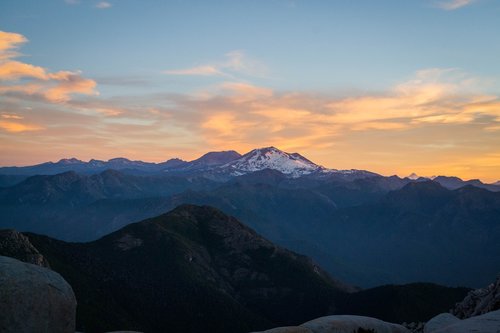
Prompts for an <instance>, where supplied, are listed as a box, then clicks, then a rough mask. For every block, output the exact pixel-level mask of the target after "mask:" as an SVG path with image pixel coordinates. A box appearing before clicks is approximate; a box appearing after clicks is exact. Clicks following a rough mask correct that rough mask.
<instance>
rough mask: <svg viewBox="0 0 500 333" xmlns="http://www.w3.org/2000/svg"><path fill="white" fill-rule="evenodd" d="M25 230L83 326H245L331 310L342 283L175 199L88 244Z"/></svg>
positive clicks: (210, 328)
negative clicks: (71, 293) (163, 210)
mask: <svg viewBox="0 0 500 333" xmlns="http://www.w3.org/2000/svg"><path fill="white" fill-rule="evenodd" d="M27 236H28V238H29V240H30V242H31V243H32V244H33V245H34V246H35V247H36V248H37V249H38V250H39V251H40V252H41V253H43V255H44V256H45V257H46V259H47V260H48V261H49V263H50V265H51V267H52V268H53V269H54V270H55V271H57V272H59V273H60V274H61V275H62V276H63V277H64V278H65V279H66V280H67V281H68V282H69V283H70V284H71V285H72V287H73V288H74V290H75V294H76V297H77V300H78V315H77V316H78V319H77V328H78V329H79V330H85V331H86V332H99V331H111V330H117V329H137V330H143V331H146V332H167V331H168V332H248V331H250V330H254V329H261V328H266V327H272V326H277V325H288V324H294V323H300V322H303V321H305V320H308V319H311V318H314V317H317V316H322V315H325V314H328V313H329V312H330V311H331V309H333V308H335V306H334V300H335V299H336V298H337V296H336V295H338V294H340V293H343V292H345V291H347V290H348V288H347V287H344V286H343V285H341V284H340V283H338V282H336V281H334V280H332V279H331V278H330V277H328V275H327V274H326V273H325V272H324V271H322V270H321V269H320V268H319V267H318V266H316V265H315V264H313V263H312V261H311V260H310V259H308V258H307V257H304V256H301V255H298V254H295V253H292V252H290V251H287V250H285V249H282V248H279V247H277V246H275V245H273V244H272V243H270V242H269V241H267V240H265V239H263V238H262V237H260V236H258V235H257V234H256V233H255V232H254V231H252V230H251V229H249V228H247V227H245V226H244V225H242V224H241V223H240V222H238V221H237V220H235V219H234V218H231V217H228V216H226V215H224V214H223V213H222V212H220V211H218V210H216V209H213V208H210V207H198V206H188V205H185V206H181V207H178V208H177V209H175V210H173V211H171V212H170V213H168V214H165V215H161V216H159V217H156V218H153V219H149V220H146V221H143V222H140V223H135V224H131V225H129V226H127V227H125V228H123V229H121V230H119V231H117V232H114V233H112V234H110V235H108V236H106V237H104V238H101V239H99V240H97V241H95V242H91V243H66V242H62V241H58V240H54V239H51V238H48V237H44V236H39V235H35V234H27Z"/></svg>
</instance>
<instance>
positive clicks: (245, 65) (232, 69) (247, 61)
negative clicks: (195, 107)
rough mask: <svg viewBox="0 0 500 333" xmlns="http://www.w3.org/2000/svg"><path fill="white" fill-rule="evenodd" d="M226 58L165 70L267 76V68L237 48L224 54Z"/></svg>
mask: <svg viewBox="0 0 500 333" xmlns="http://www.w3.org/2000/svg"><path fill="white" fill-rule="evenodd" d="M224 57H225V60H223V61H220V62H215V63H207V64H203V65H198V66H194V67H190V68H183V69H173V70H166V71H163V74H167V75H190V76H191V75H200V76H226V77H233V76H234V75H236V74H244V75H248V76H265V75H266V73H267V69H266V68H265V66H264V65H262V64H261V63H259V62H258V61H256V60H253V59H251V58H249V57H248V56H247V55H246V54H245V53H244V52H243V51H240V50H235V51H231V52H228V53H226V54H225V55H224Z"/></svg>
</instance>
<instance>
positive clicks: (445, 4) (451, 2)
mask: <svg viewBox="0 0 500 333" xmlns="http://www.w3.org/2000/svg"><path fill="white" fill-rule="evenodd" d="M475 1H476V0H447V1H440V2H438V3H437V4H436V5H437V6H438V7H439V8H441V9H444V10H455V9H458V8H462V7H465V6H468V5H470V4H472V3H473V2H475Z"/></svg>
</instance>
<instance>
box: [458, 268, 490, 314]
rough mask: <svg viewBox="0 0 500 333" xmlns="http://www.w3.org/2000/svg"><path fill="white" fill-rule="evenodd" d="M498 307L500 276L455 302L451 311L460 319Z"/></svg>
mask: <svg viewBox="0 0 500 333" xmlns="http://www.w3.org/2000/svg"><path fill="white" fill-rule="evenodd" d="M499 309H500V276H499V277H498V278H497V280H496V281H495V282H494V283H492V284H490V285H489V286H488V287H486V288H481V289H476V290H473V291H471V292H469V294H468V295H467V296H466V297H465V299H464V300H463V301H462V302H460V303H457V305H456V306H455V308H454V309H453V311H452V313H453V314H454V315H455V316H457V317H458V318H461V319H466V318H470V317H474V316H477V315H481V314H485V313H488V312H491V311H495V310H499Z"/></svg>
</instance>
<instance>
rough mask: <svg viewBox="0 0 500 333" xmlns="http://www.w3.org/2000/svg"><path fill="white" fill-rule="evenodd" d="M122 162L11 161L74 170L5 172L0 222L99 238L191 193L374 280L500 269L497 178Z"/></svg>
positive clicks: (467, 280) (268, 159)
mask: <svg viewBox="0 0 500 333" xmlns="http://www.w3.org/2000/svg"><path fill="white" fill-rule="evenodd" d="M122 162H123V164H120V165H122V166H125V165H128V166H129V167H127V168H123V169H120V170H115V169H106V170H104V171H100V172H97V171H96V170H97V169H92V168H91V167H90V166H89V164H91V163H90V162H88V163H85V162H81V163H80V162H78V161H66V162H64V163H63V162H58V163H52V164H42V165H39V166H33V167H23V168H17V169H15V168H14V169H12V168H7V169H5V168H3V169H0V173H2V172H5V171H6V170H7V171H8V170H11V171H12V170H14V173H16V172H18V173H23V172H25V173H27V172H35V171H36V170H37V169H36V168H41V166H43V168H49V169H50V168H51V167H53V166H54V165H56V164H57V165H59V166H58V167H56V169H57V168H62V167H64V168H66V169H64V170H65V172H64V173H59V174H54V175H34V176H30V177H28V176H27V175H21V176H20V175H14V174H10V175H6V176H5V178H4V179H11V180H12V179H15V180H16V182H15V184H11V185H10V186H5V184H4V187H3V188H0V216H1V218H0V228H16V229H18V230H20V231H31V232H37V233H41V234H46V235H49V236H51V237H56V238H59V239H62V240H67V241H89V240H95V239H98V238H100V237H102V236H104V235H106V234H109V233H110V232H113V231H116V230H118V229H120V228H122V227H123V226H125V225H127V224H129V223H132V222H136V221H140V220H142V219H145V218H150V217H153V216H157V215H160V214H163V213H165V212H166V211H169V210H171V209H173V208H175V207H177V206H178V205H181V204H185V203H191V204H200V205H211V206H214V207H216V208H218V209H221V210H223V211H224V212H226V213H228V214H231V215H232V216H235V217H237V218H238V219H240V220H241V221H242V222H243V223H245V224H246V225H248V226H250V227H251V228H253V229H255V230H256V231H257V232H259V233H260V234H262V235H263V236H264V237H266V238H268V239H270V240H271V241H273V242H275V243H277V244H279V245H281V246H284V247H286V248H290V249H292V250H294V251H297V252H299V253H304V254H307V255H309V256H311V257H312V258H314V259H315V260H316V261H317V262H319V263H320V264H321V265H322V266H323V267H324V268H325V269H326V270H327V271H328V272H330V273H331V274H333V275H334V276H338V277H339V278H341V279H342V280H344V281H347V282H349V283H353V284H356V285H360V286H363V287H370V286H376V285H381V284H385V283H398V284H401V283H410V282H417V281H428V282H435V283H440V284H444V285H463V286H467V287H478V286H481V285H484V284H486V283H488V281H491V280H493V279H494V278H495V276H496V274H497V273H498V270H499V267H500V255H499V254H500V243H499V242H498V241H497V240H498V239H499V238H500V192H499V191H498V190H499V189H500V187H499V186H497V185H488V184H483V183H481V182H479V181H462V180H460V179H458V178H453V177H436V178H434V180H429V179H427V178H422V177H416V178H415V179H410V178H400V177H397V176H391V177H384V176H381V175H377V174H374V173H371V172H368V171H363V170H330V169H325V168H323V167H321V166H319V165H316V164H314V163H313V162H311V161H309V160H307V159H306V158H304V157H302V156H300V155H299V154H289V153H285V152H282V151H279V150H278V149H276V148H273V147H270V148H262V149H256V150H253V151H251V152H249V153H248V154H245V155H243V156H241V155H239V154H238V153H236V152H234V151H229V152H215V153H208V154H206V155H204V156H202V157H201V158H199V159H197V160H194V161H191V162H184V161H180V160H170V161H167V162H165V163H159V164H152V163H150V164H151V165H153V166H154V167H155V168H156V167H158V165H162V167H161V168H163V169H161V171H158V170H157V171H148V172H146V171H144V170H146V167H144V168H143V169H140V167H138V166H135V167H134V168H130V164H128V163H125V161H121V162H120V163H122ZM129 162H130V161H129ZM106 163H108V162H106ZM131 163H132V162H131ZM134 163H136V162H133V163H132V164H134ZM141 163H144V162H137V163H136V164H135V165H142V164H141ZM93 164H96V163H95V162H94V163H93ZM151 165H150V167H152V166H151ZM84 166H85V167H84ZM165 166H168V167H165ZM30 168H35V169H30ZM101 168H104V167H102V166H101ZM56 169H54V170H56ZM34 170H35V171H34ZM38 170H40V169H38ZM82 170H83V171H82ZM89 170H94V171H92V172H90V171H89ZM151 170H152V169H151ZM59 171H61V169H59ZM54 172H55V171H54ZM96 172H97V173H96ZM46 173H48V171H47V172H46ZM16 177H28V178H25V179H24V180H20V179H19V178H16ZM1 179H2V177H0V180H1ZM396 249H397V250H396Z"/></svg>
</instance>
